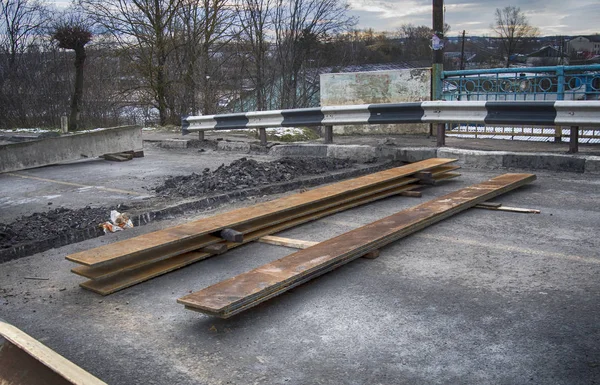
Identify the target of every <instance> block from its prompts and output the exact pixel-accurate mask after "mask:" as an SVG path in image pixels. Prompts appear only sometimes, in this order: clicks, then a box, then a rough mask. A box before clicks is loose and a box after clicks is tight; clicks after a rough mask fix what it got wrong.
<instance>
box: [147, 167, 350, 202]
mask: <svg viewBox="0 0 600 385" xmlns="http://www.w3.org/2000/svg"><path fill="white" fill-rule="evenodd" d="M353 165H354V162H352V161H349V160H342V159H332V158H281V159H278V160H274V161H270V162H258V161H256V160H254V159H248V158H241V159H238V160H236V161H234V162H232V163H231V164H230V165H228V166H225V165H221V166H220V167H219V168H218V169H216V170H215V171H210V170H209V169H208V168H207V169H205V170H204V171H203V172H202V174H196V173H193V174H191V175H185V176H176V177H173V178H169V179H167V180H166V181H165V182H164V183H163V184H162V185H160V186H158V187H156V188H155V191H156V192H157V193H158V194H160V195H164V196H179V197H192V196H199V195H203V194H211V193H215V192H227V191H234V190H243V189H247V188H251V187H256V186H262V185H266V184H271V183H279V182H286V181H291V180H294V179H297V178H300V177H303V176H309V175H319V174H322V173H325V172H330V171H335V170H340V169H347V168H351V167H353Z"/></svg>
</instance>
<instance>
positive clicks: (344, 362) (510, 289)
mask: <svg viewBox="0 0 600 385" xmlns="http://www.w3.org/2000/svg"><path fill="white" fill-rule="evenodd" d="M462 172H463V176H462V177H461V178H459V179H457V180H454V181H452V182H448V183H446V184H442V185H439V186H435V187H432V188H428V189H426V190H424V196H423V198H421V199H418V198H403V197H395V198H390V199H386V200H384V201H380V202H377V203H374V204H371V205H368V206H364V207H360V208H356V209H353V210H350V211H346V212H343V213H339V214H336V215H335V216H331V217H328V218H325V219H322V220H319V221H316V222H312V223H309V224H306V225H303V226H301V227H298V228H294V229H291V230H288V231H286V232H284V233H282V234H281V235H282V236H288V237H295V238H299V239H306V240H311V241H320V240H324V239H328V238H330V237H333V236H335V235H337V234H341V233H343V232H346V231H348V230H350V229H352V228H355V227H357V226H360V225H362V224H366V223H370V222H372V221H375V220H377V219H380V218H382V217H385V216H387V215H389V214H391V213H393V212H396V211H399V210H402V209H403V208H407V207H410V206H413V205H415V204H417V203H419V202H422V201H425V200H428V199H430V198H432V197H434V196H440V195H442V194H444V193H446V192H450V191H453V190H455V189H458V188H460V187H462V186H466V185H470V184H473V183H476V182H479V181H481V180H484V179H486V178H489V177H493V176H495V175H498V174H500V171H490V170H480V169H464V170H463V171H462ZM537 175H538V180H537V181H536V182H534V184H532V185H530V186H527V187H524V188H521V189H519V190H517V191H515V192H513V193H510V194H507V195H504V196H502V197H500V198H497V199H496V201H499V202H502V203H504V204H505V205H509V206H517V207H529V208H537V209H541V210H542V214H540V215H525V214H515V213H506V212H493V211H488V210H478V209H471V210H469V211H467V212H465V213H462V214H459V215H457V216H455V217H452V218H450V219H448V220H445V221H443V222H441V223H439V224H437V225H434V226H433V227H430V228H428V229H425V230H423V231H421V232H419V233H417V234H415V235H413V236H410V237H408V238H406V239H404V240H401V241H399V242H396V243H394V244H392V245H390V246H388V247H386V248H384V249H383V250H382V252H381V256H380V257H379V258H378V259H375V260H357V261H354V262H352V263H350V264H348V265H346V266H344V267H342V268H340V269H337V270H335V271H333V272H331V273H329V274H326V275H324V276H322V277H320V278H318V279H316V280H314V281H311V282H309V283H307V284H305V285H303V286H300V287H298V288H295V289H293V290H291V291H290V292H288V293H285V294H283V295H281V296H279V297H277V298H275V299H273V300H271V301H268V302H267V303H264V304H261V305H260V306H257V307H256V308H254V309H251V310H250V311H247V312H245V313H242V314H240V315H238V316H236V317H234V318H231V319H229V320H219V319H214V318H210V317H207V316H205V315H202V314H199V313H194V312H191V311H187V310H184V309H183V307H182V306H181V305H178V304H177V303H176V302H175V300H176V299H177V298H179V297H181V296H183V295H184V294H187V293H189V292H190V291H194V290H199V289H201V288H203V287H206V286H208V285H211V284H214V283H216V282H219V281H221V280H223V279H226V278H228V277H231V276H234V275H235V274H238V273H242V272H244V271H247V270H249V269H251V268H254V267H257V266H259V265H262V264H264V263H267V262H269V261H272V260H275V259H277V258H280V257H283V256H285V255H288V254H290V253H292V252H293V250H291V249H286V248H282V247H278V246H271V245H265V244H250V245H247V246H243V247H240V248H238V249H235V250H233V251H231V252H229V253H227V254H224V255H221V256H218V257H214V258H211V259H208V260H205V261H202V262H200V263H197V264H194V265H192V266H190V267H187V268H184V269H181V270H179V271H176V272H173V273H170V274H167V275H165V276H162V277H159V278H156V279H153V280H151V281H148V282H145V283H143V284H140V285H137V286H135V287H132V288H129V289H127V290H124V291H121V292H119V293H116V294H114V295H111V296H109V297H100V296H98V295H96V294H93V293H90V292H87V291H84V290H82V289H80V288H79V287H78V286H77V285H78V283H79V282H81V279H80V278H79V277H77V276H75V275H73V274H71V273H69V269H70V268H71V267H72V266H73V265H72V264H71V263H69V262H68V261H66V260H64V256H65V255H66V254H69V253H72V252H75V251H80V250H85V249H89V248H91V247H94V246H98V245H101V244H106V243H110V242H113V241H116V240H118V239H124V238H127V237H131V236H134V235H137V234H140V233H144V232H148V231H150V230H155V229H159V228H166V227H169V226H172V225H174V224H176V223H180V222H183V221H187V220H192V219H195V218H192V217H186V218H181V219H178V220H173V221H164V222H156V223H152V224H150V225H148V226H145V227H141V228H136V229H133V230H131V231H126V232H122V233H117V234H113V235H110V236H106V237H103V238H98V239H93V240H89V241H85V242H82V243H79V244H75V245H70V246H66V247H63V248H60V249H55V250H51V251H48V252H44V253H41V254H38V255H34V256H31V257H27V258H23V259H20V260H17V261H12V262H8V263H5V264H2V265H0V296H1V297H2V299H0V318H4V319H6V320H7V321H9V322H11V323H13V324H15V325H16V326H18V327H20V328H21V329H23V330H24V331H25V332H26V333H29V334H31V335H32V336H34V337H35V338H38V339H39V340H40V341H42V342H43V343H45V344H47V345H48V346H50V347H51V348H53V349H55V350H56V351H57V352H59V353H60V354H62V355H64V356H65V357H67V358H69V359H70V360H72V361H74V362H75V363H76V364H78V365H80V366H81V367H83V368H84V369H86V370H88V371H90V372H91V373H92V374H94V375H96V376H98V377H99V378H101V379H103V380H104V381H106V382H107V383H109V384H128V385H129V384H525V383H526V384H544V385H546V384H565V385H576V384H582V385H583V384H595V383H599V382H600V307H599V306H598V304H599V303H600V282H599V281H598V276H599V274H600V255H599V253H598V250H600V239H599V238H598V237H597V236H596V233H597V231H598V228H600V215H599V214H600V207H599V205H598V202H599V201H600V189H599V188H598V187H599V186H600V179H598V178H594V177H591V176H589V175H580V174H574V173H554V172H546V171H541V172H538V173H537ZM263 199H265V198H263ZM251 203H252V201H248V202H244V204H251ZM239 206H240V203H238V204H235V205H232V206H231V207H227V208H226V209H231V208H235V207H239ZM209 214H212V213H207V214H206V215H209ZM32 276H37V277H42V278H48V280H43V281H42V280H28V279H24V277H32Z"/></svg>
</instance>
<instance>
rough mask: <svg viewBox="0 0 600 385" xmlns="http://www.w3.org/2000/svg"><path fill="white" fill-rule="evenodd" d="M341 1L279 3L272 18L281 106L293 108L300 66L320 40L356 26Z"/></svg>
mask: <svg viewBox="0 0 600 385" xmlns="http://www.w3.org/2000/svg"><path fill="white" fill-rule="evenodd" d="M347 10H348V4H346V3H344V2H342V1H340V0H278V1H277V7H276V9H275V15H274V29H275V44H276V49H277V65H278V68H279V71H280V79H281V81H280V83H281V84H280V87H279V88H280V106H281V107H282V108H296V107H299V106H300V105H299V103H298V101H299V100H298V89H299V87H298V84H299V82H300V81H305V80H306V77H304V78H303V79H300V72H301V70H302V66H303V65H304V66H307V65H310V64H311V63H310V59H311V56H312V54H313V53H314V51H315V49H316V48H317V46H318V44H319V43H320V41H322V40H323V39H325V38H326V37H327V35H329V34H335V33H338V32H342V31H346V30H348V29H350V28H351V27H352V26H353V25H354V24H355V22H356V21H355V19H354V18H352V17H350V16H348V14H347Z"/></svg>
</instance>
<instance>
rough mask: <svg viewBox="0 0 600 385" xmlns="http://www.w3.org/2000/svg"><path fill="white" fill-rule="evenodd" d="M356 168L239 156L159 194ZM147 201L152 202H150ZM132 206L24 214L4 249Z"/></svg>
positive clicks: (86, 226) (218, 190)
mask: <svg viewBox="0 0 600 385" xmlns="http://www.w3.org/2000/svg"><path fill="white" fill-rule="evenodd" d="M352 166H353V162H351V161H348V160H339V159H328V158H312V159H297V158H282V159H279V160H276V161H271V162H257V161H255V160H253V159H247V158H241V159H238V160H236V161H234V162H232V163H231V164H230V165H228V166H225V165H221V166H220V167H219V168H218V169H216V170H215V171H213V172H211V171H210V170H209V169H205V170H204V171H203V172H202V174H192V175H189V176H179V177H174V178H169V179H167V180H166V181H165V183H164V184H162V185H161V186H159V187H157V188H156V192H157V193H158V194H160V195H163V196H166V197H168V198H169V200H170V199H171V198H172V197H200V196H202V195H205V196H206V195H209V194H223V193H225V194H226V193H228V192H232V191H236V190H243V189H246V188H252V187H262V186H264V185H269V184H274V183H277V182H288V181H291V180H294V179H299V178H301V177H303V176H309V175H319V174H323V173H327V172H330V171H334V170H340V169H347V168H351V167H352ZM160 199H164V198H160ZM145 204H151V202H150V201H147V202H145ZM130 209H131V210H135V207H127V206H124V205H122V204H121V205H117V206H115V207H90V206H87V207H84V208H81V209H75V210H72V209H69V208H63V207H59V208H56V209H53V210H50V211H47V212H41V213H34V214H32V215H27V216H23V217H21V218H18V219H17V220H15V221H14V222H12V223H8V224H5V223H0V250H2V249H8V248H12V247H15V246H17V247H20V246H22V245H27V244H30V243H32V242H40V241H44V240H49V239H56V238H57V237H63V236H66V235H68V234H73V233H77V232H78V231H80V230H90V229H92V230H93V229H94V228H97V227H98V225H99V224H100V223H103V222H106V221H108V220H110V211H111V210H118V211H120V212H125V211H127V210H130ZM134 222H135V221H134ZM100 233H101V232H100Z"/></svg>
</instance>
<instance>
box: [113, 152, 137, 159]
mask: <svg viewBox="0 0 600 385" xmlns="http://www.w3.org/2000/svg"><path fill="white" fill-rule="evenodd" d="M115 155H118V156H121V157H123V158H127V159H128V160H131V159H133V154H132V153H129V152H119V153H117V154H115Z"/></svg>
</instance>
